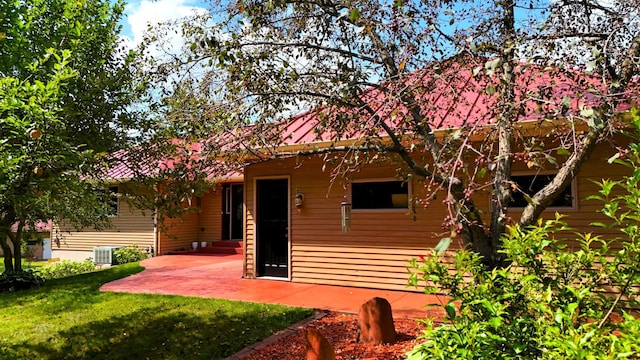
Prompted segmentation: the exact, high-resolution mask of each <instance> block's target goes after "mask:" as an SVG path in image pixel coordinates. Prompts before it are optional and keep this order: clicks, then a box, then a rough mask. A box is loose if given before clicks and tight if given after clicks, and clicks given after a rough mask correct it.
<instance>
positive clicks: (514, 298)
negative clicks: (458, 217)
mask: <svg viewBox="0 0 640 360" xmlns="http://www.w3.org/2000/svg"><path fill="white" fill-rule="evenodd" d="M636 115H638V114H636ZM633 125H634V127H635V129H636V132H635V134H634V135H636V136H637V135H638V134H640V131H638V129H640V116H635V117H634V124H633ZM636 140H637V139H636ZM610 161H611V162H616V163H619V164H622V165H624V166H627V167H629V168H630V169H631V175H630V176H628V177H626V178H624V179H623V180H621V181H611V180H603V181H602V182H600V183H599V185H600V188H601V189H600V191H599V193H598V194H596V195H593V196H590V197H589V198H591V199H596V200H600V201H602V202H603V204H604V206H603V208H602V210H601V212H602V213H603V214H604V215H605V216H607V217H608V218H609V219H610V223H609V224H604V223H595V224H593V225H595V226H601V227H604V228H606V229H609V230H611V229H617V230H619V231H620V233H621V234H622V237H621V238H620V239H614V240H604V239H603V238H600V237H597V236H592V235H591V234H575V235H574V236H572V237H573V238H572V239H571V240H572V241H567V240H566V239H562V236H567V235H568V234H571V232H570V229H569V228H568V226H567V224H566V223H564V222H563V221H562V216H560V215H556V218H555V219H553V220H549V221H544V222H543V221H539V222H538V224H537V226H532V227H527V228H521V227H518V226H515V227H511V228H509V231H508V233H507V234H506V235H505V238H504V243H503V250H502V252H503V254H504V256H505V258H506V259H507V263H508V264H509V265H507V266H505V267H504V268H499V269H494V270H486V269H485V268H483V266H482V263H481V259H480V257H479V256H478V255H476V254H475V253H471V252H468V251H465V250H460V251H457V252H456V255H455V257H454V258H453V264H452V266H453V268H454V269H455V271H449V266H448V265H447V264H446V263H445V261H444V256H443V255H441V254H440V253H437V252H436V251H433V252H432V253H431V254H430V255H429V256H426V257H421V258H420V259H413V260H412V262H411V265H410V272H411V275H410V281H409V282H410V284H411V285H413V286H425V292H426V293H435V292H436V291H442V292H443V293H444V295H448V296H449V298H448V300H447V301H446V303H444V304H442V306H443V307H444V311H445V313H446V315H445V320H446V322H445V324H444V325H441V326H436V324H434V322H433V321H430V320H427V321H425V323H426V325H427V327H426V330H425V332H424V334H423V338H424V339H425V341H424V342H423V343H421V344H419V345H417V346H416V347H415V348H414V349H413V350H412V351H411V352H409V353H408V354H407V356H408V359H410V360H416V359H432V358H433V359H460V358H462V359H620V358H634V359H637V358H639V357H640V342H638V341H637V339H638V338H640V320H638V319H637V318H636V317H634V316H632V315H630V310H629V309H634V308H635V309H638V307H640V302H639V299H640V296H639V295H640V293H639V292H640V290H639V289H640V286H639V285H640V202H639V201H638V199H640V170H638V169H640V145H639V144H635V143H632V144H631V145H630V146H629V150H625V151H621V152H620V154H618V155H616V156H614V157H612V158H611V159H610ZM614 189H617V190H619V192H618V194H620V195H614V194H616V192H614ZM614 241H615V242H614ZM568 244H572V246H571V247H570V246H569V245H568ZM614 244H615V249H612V246H613V245H614ZM605 291H606V292H607V293H605Z"/></svg>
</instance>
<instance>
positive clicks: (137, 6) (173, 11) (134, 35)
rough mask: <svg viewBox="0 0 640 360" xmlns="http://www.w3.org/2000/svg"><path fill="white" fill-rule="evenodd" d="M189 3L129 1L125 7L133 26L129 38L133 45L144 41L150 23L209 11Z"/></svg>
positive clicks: (166, 0) (130, 24)
mask: <svg viewBox="0 0 640 360" xmlns="http://www.w3.org/2000/svg"><path fill="white" fill-rule="evenodd" d="M188 3H189V1H188V0H159V1H149V0H142V1H140V2H139V3H129V4H128V5H127V6H126V8H125V13H126V14H127V22H128V23H129V26H130V28H131V34H130V35H129V36H128V37H129V40H130V41H131V42H132V44H133V45H138V44H140V43H141V42H142V40H143V38H144V34H145V32H146V31H147V29H148V27H149V25H152V26H154V25H157V24H158V23H160V22H165V21H169V20H176V19H180V18H184V17H187V16H191V15H195V14H203V13H206V12H207V10H206V9H204V8H202V7H197V6H192V5H189V4H188Z"/></svg>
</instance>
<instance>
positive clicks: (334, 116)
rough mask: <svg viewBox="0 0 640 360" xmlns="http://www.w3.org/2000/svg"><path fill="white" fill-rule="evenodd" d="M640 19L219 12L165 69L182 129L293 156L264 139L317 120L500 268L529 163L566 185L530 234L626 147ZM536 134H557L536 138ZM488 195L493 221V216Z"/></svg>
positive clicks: (498, 9) (578, 10)
mask: <svg viewBox="0 0 640 360" xmlns="http://www.w3.org/2000/svg"><path fill="white" fill-rule="evenodd" d="M637 14H638V4H637V3H636V2H634V1H626V0H624V1H616V2H612V3H606V4H603V3H602V2H598V1H592V0H587V1H579V2H576V1H572V0H560V1H554V2H546V1H535V0H532V1H526V2H519V1H513V2H505V1H489V2H482V1H467V0H461V1H438V2H432V1H420V0H415V1H414V0H399V1H393V2H379V1H368V0H355V1H340V0H320V1H287V0H274V1H266V2H264V1H252V0H237V1H220V2H211V10H210V16H208V17H206V16H205V17H203V16H198V17H195V16H194V18H192V19H190V20H189V21H185V22H183V23H181V24H179V25H180V26H181V29H182V33H183V35H184V37H185V39H186V41H187V46H186V47H185V49H184V53H183V54H182V56H180V57H178V58H177V59H176V61H175V62H172V63H167V64H163V66H162V67H161V69H162V70H164V71H165V72H164V73H162V75H166V71H168V70H167V69H170V70H172V71H169V73H171V74H172V75H171V77H170V78H171V79H172V80H173V81H174V83H175V92H174V93H173V98H172V106H171V107H170V108H169V109H168V113H169V117H171V115H172V114H173V117H174V118H175V119H174V125H176V126H177V127H179V128H181V129H196V130H199V129H202V128H203V127H207V126H209V128H211V129H213V130H215V131H224V130H229V133H230V134H236V135H237V134H240V135H237V136H238V137H239V140H238V141H240V142H241V143H242V144H248V145H249V146H247V147H246V148H251V145H252V144H261V145H262V147H264V144H271V145H276V144H277V143H279V142H280V141H282V139H281V138H280V136H279V134H276V135H275V136H272V137H267V135H265V134H273V132H272V131H268V130H269V129H271V128H272V127H273V124H274V122H276V121H278V120H281V119H286V118H287V117H288V116H290V115H291V114H293V113H295V112H296V111H300V110H303V109H307V110H310V111H311V112H315V113H316V114H317V116H318V118H319V119H320V121H319V124H318V127H320V128H322V129H326V130H327V131H330V132H332V133H333V134H335V135H336V136H337V137H343V136H345V135H344V134H348V133H354V132H355V133H358V134H362V135H363V138H364V139H366V140H365V141H364V142H363V143H362V144H361V145H358V146H354V147H351V148H343V149H339V148H333V149H329V150H330V151H335V152H340V151H343V153H344V157H352V158H351V159H354V156H356V155H354V154H357V153H360V154H362V153H363V152H364V153H365V154H366V153H371V152H374V153H377V154H381V153H382V154H387V155H389V156H390V157H395V158H396V159H399V160H400V161H401V162H402V163H403V164H404V166H405V167H406V169H408V171H409V172H410V173H412V174H414V175H416V176H419V177H420V178H422V179H425V180H426V181H427V182H429V183H430V184H431V186H429V187H428V188H430V189H431V191H437V190H438V189H444V190H446V191H447V193H448V198H447V199H446V200H445V202H446V204H447V206H448V208H449V217H448V218H447V219H445V225H446V226H447V227H448V228H450V229H451V231H452V234H456V233H459V234H461V237H462V239H463V240H464V243H465V244H466V245H467V246H468V247H469V248H471V249H473V250H475V251H477V252H478V253H479V254H481V255H482V256H483V259H484V261H485V263H486V264H487V265H491V266H496V265H499V264H500V263H501V261H502V257H501V256H500V255H499V252H498V250H499V249H500V246H501V236H502V234H503V233H504V232H505V228H506V225H507V223H508V222H509V221H510V220H509V219H510V213H509V203H510V201H511V198H512V194H513V193H514V192H515V191H518V188H517V186H516V184H515V183H514V182H513V181H512V179H511V174H512V166H513V164H514V161H520V160H524V161H525V162H526V164H527V166H529V167H530V168H532V169H545V168H554V169H557V173H556V175H555V176H554V177H553V179H552V181H551V182H549V183H548V184H547V185H546V186H544V187H543V188H542V189H541V190H539V191H537V192H536V193H535V194H530V195H527V199H528V205H527V206H526V207H525V208H524V210H522V213H521V214H520V216H519V223H520V224H521V225H530V224H533V223H534V222H535V220H536V219H537V218H538V217H539V216H540V214H541V212H542V211H543V210H544V209H545V208H547V207H548V206H549V205H550V204H551V203H552V202H553V201H554V199H556V198H557V197H558V196H559V195H560V194H561V193H562V191H563V190H564V189H565V188H566V187H567V186H568V185H569V184H570V182H571V180H572V178H573V177H574V176H575V175H576V174H577V173H578V172H579V171H580V169H581V167H582V165H583V164H584V163H585V162H586V161H587V159H589V157H590V155H591V153H592V152H593V149H594V147H595V146H596V144H597V143H598V142H599V141H602V140H603V139H605V138H607V137H608V136H609V135H611V134H612V133H614V132H615V131H616V124H615V121H616V119H619V113H620V110H621V109H622V108H623V107H624V104H626V103H627V102H628V101H629V100H630V98H629V96H628V94H629V92H630V91H632V90H633V87H634V84H635V82H634V76H636V75H638V58H639V56H640V33H639V32H638V25H639V23H638V22H637V20H636V18H637ZM158 36H160V35H158ZM158 36H156V38H157V37H158ZM150 38H153V37H150ZM185 114H189V115H191V114H197V116H185ZM203 123H204V124H205V125H203ZM532 123H533V124H535V126H542V127H544V128H545V134H544V135H540V136H539V137H537V138H531V136H530V135H531V134H532V132H531V127H526V126H525V124H527V125H531V124H532ZM207 124H208V125H207ZM248 125H251V127H252V129H254V131H252V132H251V134H250V135H248V134H247V132H246V131H245V132H237V131H236V132H233V131H232V129H233V128H237V127H243V126H248ZM448 127H452V128H455V131H454V130H452V131H449V132H441V134H443V136H436V134H435V131H437V130H442V128H448ZM187 132H188V131H187ZM478 139H483V140H482V141H478ZM212 151H215V152H218V151H220V148H216V149H214V150H212ZM363 158H366V157H363V156H360V159H363ZM347 160H348V159H347ZM476 160H477V161H476ZM349 163H350V162H349V161H342V162H341V164H349ZM486 187H492V192H491V205H490V206H491V208H490V209H479V208H478V207H477V206H476V203H475V202H474V192H475V191H476V190H478V189H480V188H486ZM483 213H484V214H490V215H489V216H488V217H487V218H486V219H483V216H482V214H483Z"/></svg>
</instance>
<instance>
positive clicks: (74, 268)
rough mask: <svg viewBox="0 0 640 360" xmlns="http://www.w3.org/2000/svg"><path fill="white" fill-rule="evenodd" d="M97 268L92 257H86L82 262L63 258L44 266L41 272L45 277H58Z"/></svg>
mask: <svg viewBox="0 0 640 360" xmlns="http://www.w3.org/2000/svg"><path fill="white" fill-rule="evenodd" d="M95 269H96V266H95V265H94V264H93V260H91V259H86V260H85V261H82V262H80V261H72V260H63V261H60V262H55V263H51V264H50V265H47V266H45V267H43V268H42V269H41V270H40V273H41V275H42V276H43V277H44V278H45V279H57V278H62V277H67V276H71V275H78V274H83V273H86V272H89V271H93V270H95Z"/></svg>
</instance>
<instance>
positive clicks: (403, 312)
mask: <svg viewBox="0 0 640 360" xmlns="http://www.w3.org/2000/svg"><path fill="white" fill-rule="evenodd" d="M141 264H142V266H144V267H145V270H144V271H142V272H141V273H138V274H135V275H132V276H129V277H127V278H124V279H120V280H116V281H113V282H110V283H107V284H104V285H103V286H102V287H101V288H100V290H102V291H114V292H129V293H145V294H167V295H169V294H170V295H183V296H197V297H210V298H219V299H228V300H239V301H249V302H260V303H271V304H283V305H290V306H300V307H306V308H313V309H321V310H331V311H340V312H349V313H357V312H358V309H359V308H360V305H362V303H364V302H365V301H367V300H369V299H371V298H373V297H376V296H377V297H382V298H385V299H387V300H388V301H389V302H390V303H391V308H392V310H393V314H394V317H398V318H424V317H425V316H427V315H429V316H432V317H440V316H441V314H442V312H441V311H440V310H439V308H433V307H431V308H425V305H427V304H434V303H440V301H442V298H441V297H437V296H433V295H425V294H420V293H415V292H409V291H390V290H376V289H363V288H355V287H346V286H328V285H315V284H303V283H293V282H289V281H281V280H266V279H242V278H241V277H242V255H206V256H204V255H167V256H159V257H154V258H151V259H147V260H144V261H142V263H141Z"/></svg>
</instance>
